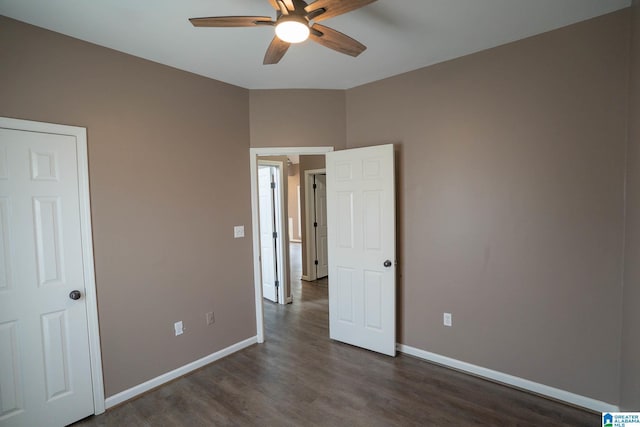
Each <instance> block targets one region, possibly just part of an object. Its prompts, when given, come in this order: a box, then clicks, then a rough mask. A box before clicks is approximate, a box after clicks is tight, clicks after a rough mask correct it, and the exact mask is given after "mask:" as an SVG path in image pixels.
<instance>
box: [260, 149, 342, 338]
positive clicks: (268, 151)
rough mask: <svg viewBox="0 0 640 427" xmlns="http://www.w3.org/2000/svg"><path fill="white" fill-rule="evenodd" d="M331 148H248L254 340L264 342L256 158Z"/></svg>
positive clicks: (310, 152)
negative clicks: (254, 315)
mask: <svg viewBox="0 0 640 427" xmlns="http://www.w3.org/2000/svg"><path fill="white" fill-rule="evenodd" d="M331 151H333V147H329V146H327V147H268V148H267V147H265V148H249V171H250V174H251V238H252V241H253V242H252V243H253V285H254V290H255V305H256V338H257V341H258V343H263V342H264V314H263V310H262V278H261V272H260V271H261V270H260V235H259V233H260V217H259V215H258V157H260V156H287V155H289V154H300V155H303V156H306V155H324V154H326V153H328V152H331Z"/></svg>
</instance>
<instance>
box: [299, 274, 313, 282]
mask: <svg viewBox="0 0 640 427" xmlns="http://www.w3.org/2000/svg"><path fill="white" fill-rule="evenodd" d="M300 279H301V280H304V281H305V282H310V281H311V279H309V276H307V275H305V274H303V275H302V277H300Z"/></svg>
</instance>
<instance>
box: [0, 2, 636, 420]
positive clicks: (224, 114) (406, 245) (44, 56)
mask: <svg viewBox="0 0 640 427" xmlns="http://www.w3.org/2000/svg"><path fill="white" fill-rule="evenodd" d="M638 8H639V7H638V1H637V0H634V3H633V11H634V12H633V30H634V31H633V34H634V40H635V42H634V43H635V46H638V45H640V43H639V42H638V34H639V33H640V30H638V25H639V24H638V19H639V18H638V14H639V12H638ZM629 16H630V15H629V12H628V11H626V10H625V11H621V12H617V13H614V14H611V15H608V16H604V17H601V18H597V19H595V20H592V21H588V22H584V23H580V24H577V25H574V26H571V27H567V28H564V29H561V30H558V31H554V32H551V33H547V34H544V35H540V36H537V37H533V38H530V39H527V40H524V41H520V42H516V43H513V44H510V45H506V46H502V47H498V48H495V49H491V50H487V51H484V52H481V53H478V54H475V55H471V56H467V57H464V58H460V59H457V60H454V61H449V62H446V63H443V64H439V65H436V66H433V67H428V68H425V69H421V70H418V71H415V72H411V73H408V74H405V75H401V76H397V77H394V78H391V79H386V80H383V81H380V82H376V83H372V84H369V85H365V86H362V87H358V88H355V89H352V90H349V91H346V92H345V91H320V90H257V91H247V90H244V89H241V88H237V87H234V86H231V85H227V84H223V83H220V82H216V81H212V80H209V79H206V78H203V77H198V76H195V75H192V74H189V73H186V72H182V71H178V70H175V69H172V68H169V67H165V66H162V65H158V64H155V63H151V62H148V61H144V60H141V59H137V58H134V57H131V56H127V55H125V54H121V53H118V52H115V51H111V50H108V49H104V48H100V47H97V46H94V45H91V44H88V43H84V42H81V41H78V40H75V39H71V38H67V37H64V36H61V35H58V34H55V33H51V32H49V31H46V30H42V29H37V28H35V27H31V26H28V25H25V24H21V23H17V22H16V21H12V20H9V19H6V18H2V17H0V63H1V64H2V66H0V93H1V94H2V95H1V96H0V115H1V116H9V117H16V118H23V119H30V120H40V121H48V122H56V123H63V124H71V125H77V126H84V127H87V129H88V134H89V167H90V185H91V202H92V218H93V227H94V230H93V232H94V246H95V258H96V259H95V260H96V278H97V286H98V297H99V315H100V327H101V335H102V337H101V338H102V346H103V347H102V350H103V358H104V360H103V363H104V373H105V383H106V392H107V396H109V395H113V394H115V393H117V392H119V391H122V390H124V389H127V388H129V387H131V386H134V385H136V384H139V383H141V382H143V381H145V380H147V379H149V378H152V377H154V376H157V375H160V374H162V373H164V372H167V371H169V370H171V369H174V368H176V367H178V366H181V365H184V364H186V363H188V362H191V361H193V360H195V359H197V358H199V357H202V356H204V355H206V354H209V353H211V352H213V351H216V350H219V349H221V348H224V347H226V346H228V345H230V344H232V343H235V342H238V341H240V340H242V339H245V338H248V337H250V336H253V335H254V334H255V313H254V306H253V304H254V300H253V298H254V296H253V284H252V282H253V278H252V273H251V268H250V266H251V262H252V261H251V259H252V258H251V243H250V242H251V236H250V230H251V227H250V207H249V206H250V203H249V170H248V169H249V168H248V165H247V164H246V156H247V151H248V150H247V149H248V148H249V146H250V145H251V146H253V147H274V146H334V147H336V148H337V149H341V148H345V147H348V148H351V147H357V146H363V145H373V144H382V143H389V142H391V143H395V144H396V147H397V154H398V156H397V165H398V170H399V180H398V194H399V205H398V209H399V212H398V218H399V228H398V241H399V248H398V253H399V256H400V259H399V260H400V270H401V274H402V276H403V277H402V280H401V282H400V289H399V301H398V302H399V315H400V319H399V324H400V329H399V334H398V336H399V339H400V341H401V342H402V343H404V344H408V345H411V346H414V347H417V348H421V349H425V350H428V351H432V352H435V353H439V354H443V355H446V356H450V357H454V358H456V359H460V360H464V361H467V362H470V363H474V364H477V365H480V366H484V367H487V368H491V369H495V370H498V371H502V372H506V373H510V374H513V375H517V376H520V377H524V378H528V379H531V380H533V381H537V382H540V383H544V384H548V385H551V386H555V387H558V388H561V389H564V390H568V391H572V392H574V393H578V394H582V395H586V396H590V397H593V398H596V399H600V400H604V401H607V402H611V403H618V402H619V395H621V396H622V403H623V407H625V408H627V409H635V410H638V409H640V406H639V402H640V386H639V384H638V378H639V377H640V366H639V362H638V360H640V357H638V355H639V354H640V348H639V345H638V340H637V336H638V333H639V331H638V325H640V319H639V317H638V316H639V314H638V313H639V312H640V311H639V310H637V308H636V306H635V302H636V301H638V300H639V299H640V295H639V294H640V286H639V283H640V268H638V267H637V264H638V263H637V262H636V260H637V258H638V250H639V249H638V248H639V247H640V246H639V245H637V244H636V243H637V242H636V241H640V240H639V239H640V232H639V231H638V230H640V222H639V221H638V220H637V218H638V217H639V215H638V210H640V200H639V198H638V191H637V187H638V186H639V185H640V178H639V177H640V173H638V170H640V169H639V166H638V164H639V162H640V157H639V156H640V144H639V141H640V137H639V136H638V135H639V132H638V129H639V127H640V125H639V123H640V121H639V120H638V105H640V100H639V95H638V94H639V90H640V89H639V88H640V84H638V81H639V78H638V70H640V66H639V65H638V61H639V59H638V51H640V49H638V48H634V50H633V54H632V60H633V64H634V67H633V68H632V79H631V88H632V89H631V110H630V114H629V115H628V114H627V101H628V95H629V91H628V87H627V82H628V57H629V51H630V49H629V43H628V40H629V28H630V26H629ZM627 118H629V119H630V120H629V125H630V126H629V127H627ZM283 123H286V126H283V125H282V124H283ZM627 130H628V131H629V147H628V149H629V156H628V169H629V173H628V177H627V186H628V195H627V199H628V207H627V218H628V220H627V233H626V248H627V251H626V259H627V268H626V271H625V275H624V278H625V288H624V294H623V290H622V288H621V281H622V261H621V260H622V258H623V257H622V247H623V235H622V234H623V182H624V164H625V158H624V156H625V146H626V133H627ZM321 157H322V156H321ZM212 159H222V160H220V161H216V162H213V161H212ZM303 161H304V160H303V159H301V166H300V169H301V170H302V169H303V167H307V169H313V168H316V167H318V166H317V165H310V166H303V164H302V163H303ZM300 175H301V177H303V176H304V175H303V172H301V174H300ZM221 183H222V185H221ZM301 187H303V182H301ZM301 191H303V188H301ZM301 196H302V199H301V200H302V201H303V200H304V194H302V195H301ZM221 201H224V203H222V202H221ZM237 224H244V225H245V232H246V234H247V236H246V238H245V239H233V234H232V227H233V225H237ZM303 232H304V229H303ZM303 247H304V245H303ZM305 261H306V260H305ZM230 265H232V266H237V267H238V268H229V266H230ZM303 266H305V263H303ZM305 268H306V267H305ZM623 297H624V301H625V302H626V304H625V306H624V308H625V310H624V329H623V323H622V318H621V316H620V315H619V313H620V312H621V310H622V307H623V304H622V300H623ZM209 310H214V311H215V313H216V323H215V325H214V326H213V327H206V326H205V322H204V313H205V312H206V311H209ZM444 311H450V312H452V313H453V322H454V327H453V328H443V327H442V323H441V322H442V312H444ZM177 320H183V321H184V322H185V326H186V328H187V332H186V333H185V334H184V335H183V336H181V337H177V338H176V337H174V336H173V333H172V323H173V322H174V321H177ZM621 330H623V338H622V339H621V338H620V331H621ZM621 347H622V365H621V367H620V359H621V358H620V348H621ZM620 374H621V375H620ZM620 376H622V378H623V380H622V382H620V381H619V377H620Z"/></svg>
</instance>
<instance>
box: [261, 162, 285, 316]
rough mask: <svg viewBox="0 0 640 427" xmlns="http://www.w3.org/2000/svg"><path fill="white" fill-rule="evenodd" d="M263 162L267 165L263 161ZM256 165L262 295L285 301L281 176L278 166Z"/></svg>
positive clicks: (271, 299) (273, 299)
mask: <svg viewBox="0 0 640 427" xmlns="http://www.w3.org/2000/svg"><path fill="white" fill-rule="evenodd" d="M264 163H266V162H264ZM264 163H263V162H262V161H260V162H259V165H258V199H259V200H258V205H259V215H260V260H261V263H260V264H261V273H262V295H263V296H264V298H266V299H268V300H270V301H273V302H275V303H278V302H282V301H283V300H284V298H283V293H282V291H281V288H280V287H281V285H282V284H283V280H282V276H283V274H282V265H283V262H282V259H283V249H282V239H283V237H284V234H283V232H282V226H281V223H282V218H281V215H280V209H279V206H280V197H279V194H280V192H279V191H280V188H279V187H280V175H279V170H278V167H277V166H273V165H268V164H264Z"/></svg>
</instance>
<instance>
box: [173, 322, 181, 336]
mask: <svg viewBox="0 0 640 427" xmlns="http://www.w3.org/2000/svg"><path fill="white" fill-rule="evenodd" d="M173 329H174V330H175V332H176V336H178V335H182V333H183V332H184V327H183V325H182V320H181V321H179V322H176V323H174V324H173Z"/></svg>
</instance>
